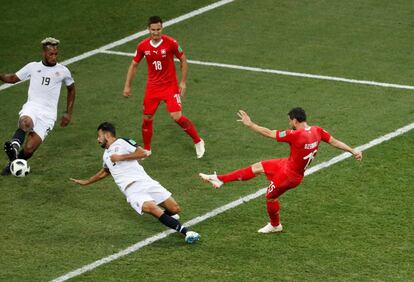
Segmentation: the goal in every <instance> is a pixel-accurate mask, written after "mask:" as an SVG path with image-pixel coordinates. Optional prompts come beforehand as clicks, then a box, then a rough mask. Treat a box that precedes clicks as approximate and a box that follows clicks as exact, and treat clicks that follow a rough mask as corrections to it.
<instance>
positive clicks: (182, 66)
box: [179, 54, 188, 97]
mask: <svg viewBox="0 0 414 282" xmlns="http://www.w3.org/2000/svg"><path fill="white" fill-rule="evenodd" d="M180 69H181V81H180V85H179V86H180V95H181V97H184V95H185V90H186V88H187V86H186V81H187V73H188V63H187V57H186V56H185V55H184V54H183V55H182V56H181V58H180Z"/></svg>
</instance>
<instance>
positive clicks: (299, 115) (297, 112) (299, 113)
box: [288, 107, 306, 122]
mask: <svg viewBox="0 0 414 282" xmlns="http://www.w3.org/2000/svg"><path fill="white" fill-rule="evenodd" d="M288 115H289V118H290V119H294V118H295V119H296V120H297V121H298V122H303V121H306V113H305V110H304V109H302V108H300V107H297V108H293V109H291V110H290V112H289V113H288Z"/></svg>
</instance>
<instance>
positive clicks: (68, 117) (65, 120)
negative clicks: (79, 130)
mask: <svg viewBox="0 0 414 282" xmlns="http://www.w3.org/2000/svg"><path fill="white" fill-rule="evenodd" d="M71 119H72V115H71V114H69V113H64V114H63V116H62V119H61V120H60V126H61V127H66V126H67V125H68V124H69V123H70V120H71Z"/></svg>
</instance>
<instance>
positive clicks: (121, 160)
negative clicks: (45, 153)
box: [71, 122, 200, 244]
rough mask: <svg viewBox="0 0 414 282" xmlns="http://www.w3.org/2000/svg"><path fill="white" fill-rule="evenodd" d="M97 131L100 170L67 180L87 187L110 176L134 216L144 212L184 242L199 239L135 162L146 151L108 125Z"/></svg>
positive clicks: (164, 192)
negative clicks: (81, 177) (182, 221)
mask: <svg viewBox="0 0 414 282" xmlns="http://www.w3.org/2000/svg"><path fill="white" fill-rule="evenodd" d="M97 130H98V142H99V144H100V145H101V147H102V148H104V149H105V152H104V154H103V168H102V169H101V170H99V171H98V172H97V173H96V174H95V175H94V176H92V177H90V178H88V179H73V178H71V180H72V181H73V182H75V183H77V184H80V185H89V184H92V183H94V182H97V181H99V180H102V179H104V178H105V177H107V176H108V175H110V174H111V175H112V177H113V178H114V180H115V183H116V184H117V185H118V187H119V190H121V192H122V193H123V194H124V195H125V197H126V199H127V201H128V202H129V204H130V205H131V207H132V208H133V209H134V210H135V211H136V212H137V213H138V214H140V215H142V214H143V213H144V212H145V213H149V214H151V215H152V216H154V217H155V218H158V220H159V221H160V222H161V223H162V224H164V225H165V226H167V227H169V228H171V229H174V230H176V231H178V232H180V233H181V234H183V235H184V236H185V241H186V242H187V243H190V244H191V243H193V242H195V241H198V240H200V235H199V234H198V233H197V232H194V231H189V230H188V229H187V228H186V227H184V226H182V225H181V223H180V222H179V221H178V218H179V217H178V213H179V212H180V211H181V208H180V206H179V205H178V204H177V202H176V201H175V200H174V198H172V197H171V193H170V192H169V191H168V190H167V189H165V188H164V187H163V186H161V184H160V183H158V182H157V181H155V180H154V179H152V178H151V177H150V176H149V175H148V174H147V173H146V172H145V170H144V168H143V167H142V166H141V165H140V164H139V163H138V161H137V160H140V159H144V158H146V157H148V156H149V154H148V152H147V151H145V150H144V149H143V148H141V147H139V146H137V144H136V142H135V141H133V140H131V139H123V138H117V137H116V131H115V127H114V126H113V125H112V124H111V123H109V122H103V123H101V124H100V125H99V126H98V129H97ZM160 206H161V207H162V208H163V209H161V208H160Z"/></svg>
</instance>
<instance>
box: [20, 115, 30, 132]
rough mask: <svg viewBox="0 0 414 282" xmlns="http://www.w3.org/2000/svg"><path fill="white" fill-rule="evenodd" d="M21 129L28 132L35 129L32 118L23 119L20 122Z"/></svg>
mask: <svg viewBox="0 0 414 282" xmlns="http://www.w3.org/2000/svg"><path fill="white" fill-rule="evenodd" d="M19 127H20V128H21V129H22V130H23V131H25V132H28V131H30V130H31V129H32V128H33V122H32V120H31V119H30V118H23V119H21V120H20V122H19Z"/></svg>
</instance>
